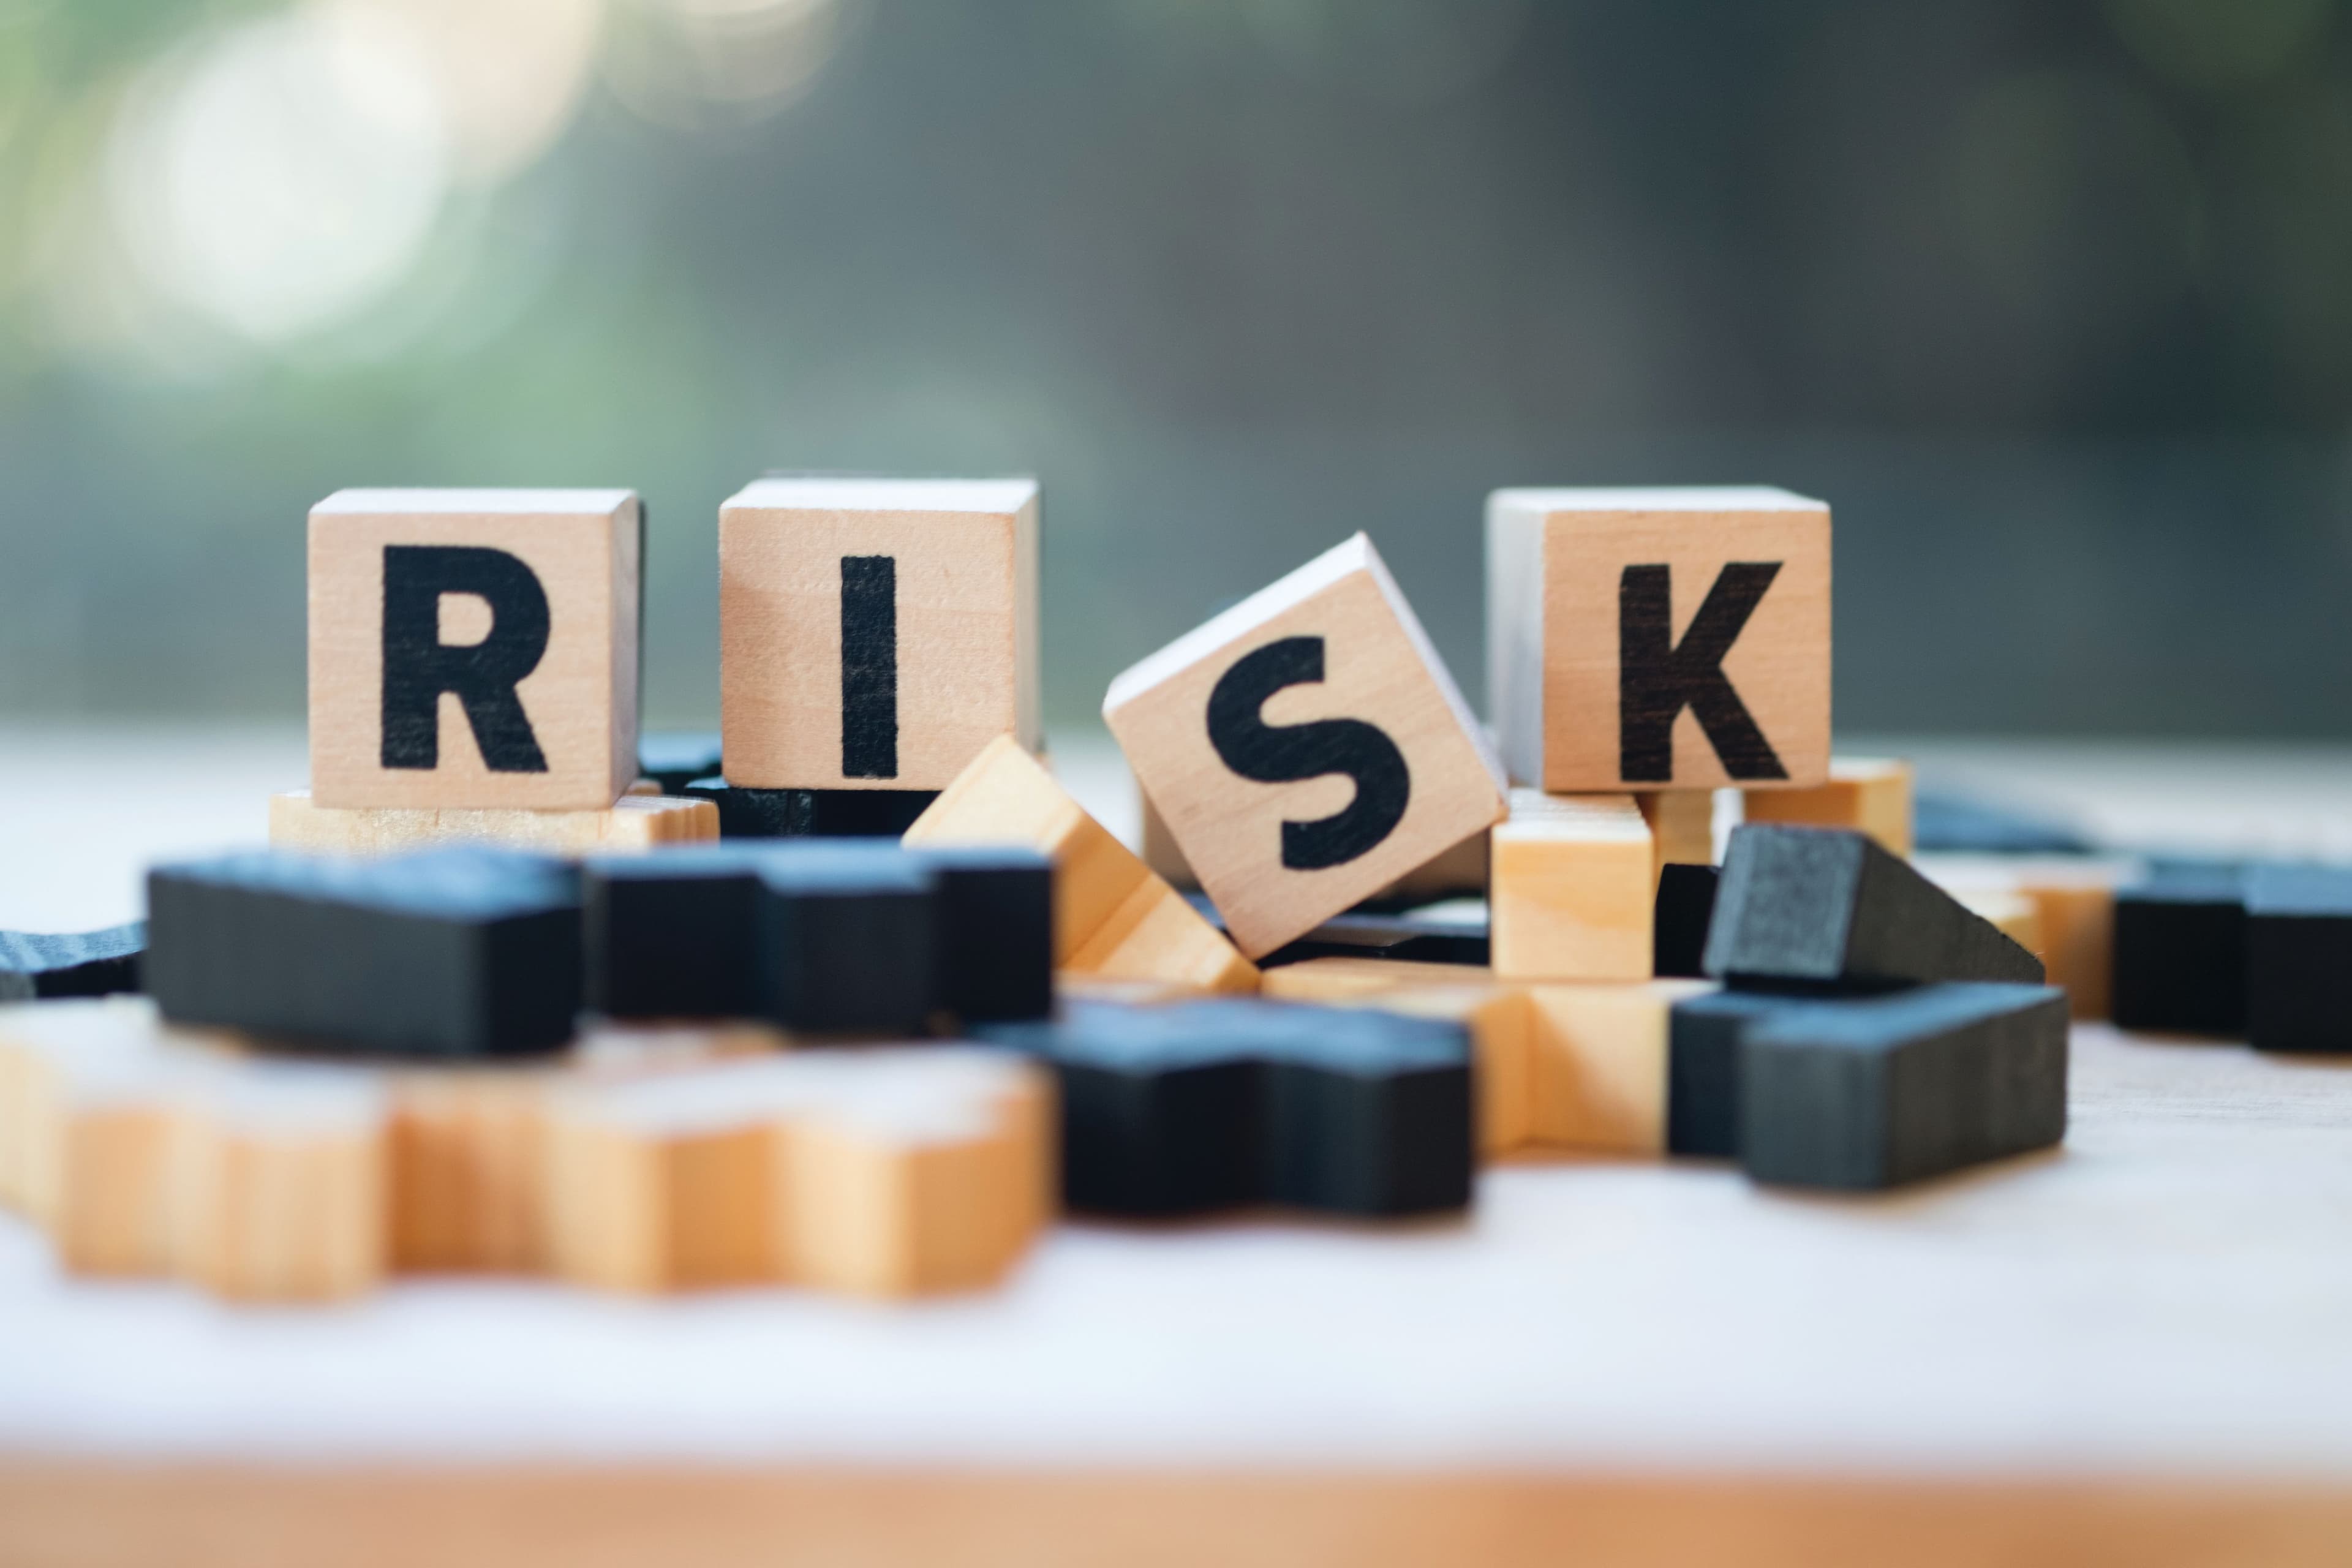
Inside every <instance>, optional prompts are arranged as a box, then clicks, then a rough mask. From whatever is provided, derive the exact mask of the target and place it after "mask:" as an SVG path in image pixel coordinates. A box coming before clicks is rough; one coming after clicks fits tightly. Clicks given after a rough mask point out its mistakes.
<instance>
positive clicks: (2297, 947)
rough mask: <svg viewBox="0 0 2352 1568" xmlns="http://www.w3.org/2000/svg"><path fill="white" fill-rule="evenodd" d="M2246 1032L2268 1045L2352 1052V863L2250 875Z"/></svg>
mask: <svg viewBox="0 0 2352 1568" xmlns="http://www.w3.org/2000/svg"><path fill="white" fill-rule="evenodd" d="M2245 889H2246V1036H2247V1038H2248V1039H2249V1040H2250V1041H2252V1044H2253V1046H2254V1048H2255V1049H2257V1050H2264V1051H2352V868H2346V867H2342V866H2258V867H2255V868H2252V869H2250V870H2249V871H2248V872H2247V874H2246V881H2245Z"/></svg>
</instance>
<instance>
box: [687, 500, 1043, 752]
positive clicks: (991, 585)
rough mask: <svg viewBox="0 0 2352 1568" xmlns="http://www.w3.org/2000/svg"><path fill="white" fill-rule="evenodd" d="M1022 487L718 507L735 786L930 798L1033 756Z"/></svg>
mask: <svg viewBox="0 0 2352 1568" xmlns="http://www.w3.org/2000/svg"><path fill="white" fill-rule="evenodd" d="M1037 505H1038V497H1037V483H1036V481H1035V480H1034V479H825V478H810V479H761V480H759V481H758V482H757V483H755V484H752V485H751V486H750V487H748V488H747V489H744V490H743V491H742V492H741V493H740V494H738V495H737V496H735V497H734V499H732V500H730V501H728V502H727V503H726V504H725V505H724V506H722V507H720V508H719V726H720V731H721V735H722V747H723V751H724V752H725V755H726V759H727V782H728V783H729V784H732V785H734V786H735V787H736V788H738V789H866V790H884V789H898V790H938V789H945V788H946V787H947V786H948V784H949V783H950V781H952V780H953V779H954V778H955V776H956V774H958V773H961V772H962V771H963V768H964V764H965V763H969V762H971V760H972V758H974V757H976V756H978V755H979V754H980V752H981V748H982V747H983V746H985V745H987V744H988V743H989V742H991V741H992V740H994V739H996V737H997V736H999V735H1006V734H1009V735H1012V736H1013V737H1014V738H1016V739H1017V740H1019V742H1021V744H1022V745H1023V746H1024V747H1025V748H1027V749H1028V750H1029V751H1031V752H1035V751H1036V750H1038V749H1039V744H1040V742H1041V740H1042V738H1043V730H1042V729H1041V726H1040V721H1039V718H1038V705H1037Z"/></svg>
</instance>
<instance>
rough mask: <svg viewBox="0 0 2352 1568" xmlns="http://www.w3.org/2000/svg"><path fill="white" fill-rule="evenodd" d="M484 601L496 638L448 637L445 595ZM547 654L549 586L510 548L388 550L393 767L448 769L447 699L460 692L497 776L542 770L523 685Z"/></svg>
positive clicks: (387, 687) (388, 763)
mask: <svg viewBox="0 0 2352 1568" xmlns="http://www.w3.org/2000/svg"><path fill="white" fill-rule="evenodd" d="M444 594H475V595H479V596H480V597H481V598H482V599H483V600H485V601H486V602H487V603H488V605H489V606H490V630H489V635H488V637H484V638H483V639H482V640H481V641H480V642H478V643H474V644H471V645H466V644H459V645H457V646H456V647H451V646H450V645H448V644H446V643H444V642H443V641H442V640H441V595H444ZM546 652H547V590H546V589H544V588H542V587H541V586H540V584H539V576H538V574H536V573H534V572H532V571H531V569H530V567H528V566H526V565H524V564H523V563H521V562H520V560H518V559H516V558H515V557H514V556H511V555H509V554H508V553H507V552H505V551H503V550H488V549H485V548H482V547H480V546H478V545H470V544H387V545H385V546H384V547H383V750H382V752H381V758H382V762H383V765H384V766H385V767H387V768H436V767H438V766H440V765H441V724H440V715H439V712H438V709H439V707H440V702H441V694H442V693H443V692H445V691H454V692H456V693H457V700H458V701H459V702H460V703H462V704H463V705H464V707H465V710H466V718H467V721H468V722H470V723H471V724H472V725H473V727H474V743H475V744H476V745H477V746H479V747H480V748H481V750H482V762H483V763H484V764H485V765H486V766H488V768H489V770H490V771H491V772H492V773H545V772H546V771H547V758H546V757H544V756H542V755H541V752H540V750H539V738H538V737H537V736H535V735H533V734H532V733H531V732H530V719H529V718H528V717H527V716H525V714H524V713H523V710H522V700H521V699H520V698H518V697H517V696H516V695H515V685H516V683H517V682H519V681H520V680H521V679H522V678H523V677H524V676H526V675H529V674H530V672H531V671H532V670H534V669H536V668H539V660H540V657H541V655H543V654H544V653H546Z"/></svg>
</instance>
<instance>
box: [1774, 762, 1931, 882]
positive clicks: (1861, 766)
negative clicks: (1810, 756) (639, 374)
mask: <svg viewBox="0 0 2352 1568" xmlns="http://www.w3.org/2000/svg"><path fill="white" fill-rule="evenodd" d="M1911 795H1912V769H1911V764H1910V763H1901V762H1877V761H1863V760H1858V759H1853V758H1846V757H1835V758H1832V759H1831V762H1830V776H1829V780H1828V782H1827V783H1825V784H1815V785H1813V786H1812V787H1811V788H1809V789H1766V790H1757V791H1755V792H1753V793H1752V794H1750V795H1748V799H1747V802H1746V811H1747V818H1748V821H1750V822H1793V823H1799V824H1802V825H1804V826H1809V827H1851V828H1853V829H1854V830H1855V831H1857V832H1860V833H1866V834H1868V835H1870V837H1873V838H1874V839H1876V840H1877V841H1878V842H1879V843H1880V844H1882V845H1884V846H1885V847H1886V849H1887V850H1888V851H1889V852H1890V853H1892V854H1895V855H1901V856H1904V857H1906V858H1908V857H1909V856H1910V853H1911Z"/></svg>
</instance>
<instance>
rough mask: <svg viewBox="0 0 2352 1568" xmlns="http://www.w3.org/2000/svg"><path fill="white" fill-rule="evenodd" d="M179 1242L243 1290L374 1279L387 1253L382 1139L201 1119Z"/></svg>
mask: <svg viewBox="0 0 2352 1568" xmlns="http://www.w3.org/2000/svg"><path fill="white" fill-rule="evenodd" d="M192 1147H193V1149H194V1161H193V1162H192V1163H182V1164H181V1165H180V1166H179V1173H181V1174H182V1175H184V1176H185V1177H187V1178H189V1184H188V1187H187V1190H186V1193H185V1194H184V1198H183V1200H182V1201H183V1203H184V1205H188V1206H184V1207H183V1208H181V1210H180V1214H179V1224H178V1226H177V1227H176V1228H177V1230H178V1234H177V1236H176V1237H175V1238H174V1248H173V1250H174V1252H175V1253H176V1254H177V1261H178V1263H179V1266H180V1268H181V1270H182V1271H183V1272H184V1273H185V1274H187V1275H188V1277H189V1278H191V1279H194V1280H195V1281H196V1282H197V1283H199V1284H201V1285H203V1286H205V1288H206V1289H210V1290H212V1291H213V1292H214V1293H215V1294H216V1295H221V1296H226V1297H229V1298H232V1299H235V1300H257V1301H323V1300H338V1299H341V1298H343V1297H349V1296H356V1295H360V1294H362V1293H364V1292H365V1291H367V1290H370V1289H373V1288H374V1286H375V1285H376V1283H377V1282H378V1281H379V1280H380V1279H382V1278H383V1272H384V1263H385V1252H386V1248H385V1225H384V1215H385V1209H386V1204H385V1198H384V1159H383V1153H384V1149H383V1138H382V1136H381V1133H380V1131H379V1132H377V1133H376V1134H374V1135H362V1134H352V1135H349V1136H336V1137H320V1138H303V1137H293V1138H284V1137H255V1136H248V1135H244V1134H241V1133H239V1132H237V1131H234V1130H226V1129H221V1128H216V1127H202V1128H200V1129H199V1130H198V1131H196V1134H195V1136H194V1140H193V1142H192Z"/></svg>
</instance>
